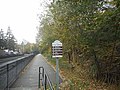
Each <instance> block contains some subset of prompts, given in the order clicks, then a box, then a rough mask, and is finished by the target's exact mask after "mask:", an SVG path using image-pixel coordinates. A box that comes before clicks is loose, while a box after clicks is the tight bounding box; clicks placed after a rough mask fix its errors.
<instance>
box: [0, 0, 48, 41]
mask: <svg viewBox="0 0 120 90" xmlns="http://www.w3.org/2000/svg"><path fill="white" fill-rule="evenodd" d="M45 1H46V0H45ZM44 3H45V2H44V0H0V29H3V30H4V31H5V32H6V31H7V28H8V26H10V28H11V30H12V33H13V34H14V36H15V38H16V39H17V40H18V42H21V41H22V40H23V39H25V40H27V41H29V42H31V43H34V42H35V36H36V33H37V29H36V27H37V26H39V18H38V14H41V13H43V12H44V8H43V4H44Z"/></svg>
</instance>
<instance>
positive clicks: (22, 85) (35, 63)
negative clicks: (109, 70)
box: [11, 54, 62, 90]
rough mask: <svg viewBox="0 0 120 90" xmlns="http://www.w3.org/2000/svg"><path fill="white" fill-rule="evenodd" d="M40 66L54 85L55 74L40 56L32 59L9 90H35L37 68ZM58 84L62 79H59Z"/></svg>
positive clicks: (36, 85)
mask: <svg viewBox="0 0 120 90" xmlns="http://www.w3.org/2000/svg"><path fill="white" fill-rule="evenodd" d="M40 66H42V67H44V69H45V70H46V72H47V74H48V75H49V78H50V80H51V82H52V83H53V84H55V83H56V79H55V77H56V73H55V71H54V69H53V68H52V67H51V66H50V65H49V64H48V63H47V62H46V60H45V59H44V57H43V56H42V55H40V54H39V55H37V56H35V57H34V58H33V60H32V61H31V62H30V64H29V65H28V66H27V67H26V68H25V70H24V71H23V72H22V74H21V75H20V77H19V78H18V79H17V80H16V82H15V83H14V84H13V85H12V86H11V90H26V89H27V90H36V88H38V75H39V67H40ZM60 82H62V79H61V78H60Z"/></svg>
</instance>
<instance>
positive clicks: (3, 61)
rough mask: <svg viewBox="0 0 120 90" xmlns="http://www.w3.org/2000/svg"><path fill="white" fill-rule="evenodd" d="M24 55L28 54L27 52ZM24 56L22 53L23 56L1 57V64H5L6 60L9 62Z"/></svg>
mask: <svg viewBox="0 0 120 90" xmlns="http://www.w3.org/2000/svg"><path fill="white" fill-rule="evenodd" d="M24 56H27V54H26V55H24ZM24 56H23V55H22V56H15V57H9V58H3V59H0V65H1V64H3V63H5V62H9V61H12V60H15V59H18V58H21V57H24Z"/></svg>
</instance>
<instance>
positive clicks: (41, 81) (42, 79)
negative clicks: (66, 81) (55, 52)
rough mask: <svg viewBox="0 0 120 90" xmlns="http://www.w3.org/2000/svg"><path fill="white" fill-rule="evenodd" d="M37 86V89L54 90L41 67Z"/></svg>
mask: <svg viewBox="0 0 120 90" xmlns="http://www.w3.org/2000/svg"><path fill="white" fill-rule="evenodd" d="M38 83H39V84H38V85H39V86H38V88H42V87H43V88H44V90H47V89H49V90H54V88H53V85H52V82H51V81H50V78H49V77H48V75H47V73H46V72H45V70H44V68H43V67H39V82H38Z"/></svg>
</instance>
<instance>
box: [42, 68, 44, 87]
mask: <svg viewBox="0 0 120 90" xmlns="http://www.w3.org/2000/svg"><path fill="white" fill-rule="evenodd" d="M42 85H44V68H43V67H42Z"/></svg>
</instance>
